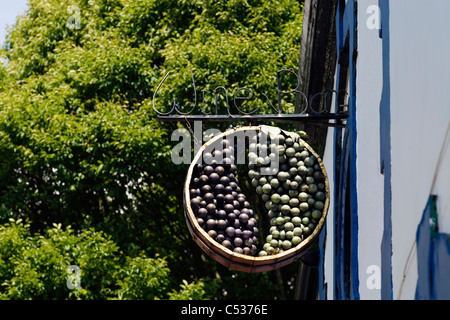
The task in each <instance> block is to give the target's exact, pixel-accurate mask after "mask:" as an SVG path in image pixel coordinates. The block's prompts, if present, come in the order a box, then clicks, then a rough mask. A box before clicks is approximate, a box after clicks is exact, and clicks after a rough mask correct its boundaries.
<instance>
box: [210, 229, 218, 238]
mask: <svg viewBox="0 0 450 320" xmlns="http://www.w3.org/2000/svg"><path fill="white" fill-rule="evenodd" d="M208 235H209V236H210V237H211V238H213V239H216V237H217V231H216V230H209V231H208Z"/></svg>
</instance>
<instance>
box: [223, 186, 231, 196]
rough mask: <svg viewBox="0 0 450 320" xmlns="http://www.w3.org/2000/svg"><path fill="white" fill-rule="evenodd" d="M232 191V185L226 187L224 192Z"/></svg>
mask: <svg viewBox="0 0 450 320" xmlns="http://www.w3.org/2000/svg"><path fill="white" fill-rule="evenodd" d="M232 192H233V188H231V187H230V186H226V187H225V190H224V193H226V194H231V193H232Z"/></svg>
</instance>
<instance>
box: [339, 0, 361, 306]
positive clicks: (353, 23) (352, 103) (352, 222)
mask: <svg viewBox="0 0 450 320" xmlns="http://www.w3.org/2000/svg"><path fill="white" fill-rule="evenodd" d="M355 5H356V0H354V1H348V2H347V5H346V6H345V10H344V14H343V18H342V19H340V15H339V13H340V11H341V7H340V5H338V11H337V12H338V15H337V17H336V36H337V49H338V52H341V51H342V49H343V47H344V45H345V39H346V37H347V35H348V36H349V59H350V60H349V119H348V121H347V126H346V128H345V131H344V141H343V143H342V146H341V138H342V132H338V131H335V157H336V158H335V182H336V183H335V226H336V228H335V247H334V249H335V265H334V283H335V288H334V289H335V290H334V298H335V299H337V300H344V299H359V297H360V296H359V271H358V199H357V167H356V157H357V155H356V140H357V123H356V57H355V56H354V53H355V52H356V48H357V41H356V33H357V13H356V10H355ZM338 72H340V69H339V70H338ZM338 79H339V78H338ZM338 85H339V84H338ZM339 146H341V147H339ZM347 193H349V194H348V196H349V201H348V202H347ZM346 209H349V212H350V214H349V217H347V216H346ZM347 219H349V220H348V221H347ZM345 226H349V228H350V229H349V230H346V229H345ZM347 244H348V246H349V247H346V246H347ZM346 257H348V258H349V259H348V260H347V259H346ZM347 265H348V267H349V269H347V268H346V266H347Z"/></svg>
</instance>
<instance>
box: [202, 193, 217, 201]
mask: <svg viewBox="0 0 450 320" xmlns="http://www.w3.org/2000/svg"><path fill="white" fill-rule="evenodd" d="M203 199H205V201H206V203H212V202H213V200H214V195H213V194H212V193H211V192H208V193H207V194H205V195H204V196H203Z"/></svg>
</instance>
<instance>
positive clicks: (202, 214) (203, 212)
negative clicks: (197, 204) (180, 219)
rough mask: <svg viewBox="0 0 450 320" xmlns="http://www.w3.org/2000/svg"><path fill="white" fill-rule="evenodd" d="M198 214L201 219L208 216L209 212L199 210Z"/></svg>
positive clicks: (204, 209)
mask: <svg viewBox="0 0 450 320" xmlns="http://www.w3.org/2000/svg"><path fill="white" fill-rule="evenodd" d="M197 214H198V216H199V217H200V218H205V217H206V215H207V214H208V210H207V209H206V208H200V209H198V213H197Z"/></svg>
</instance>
